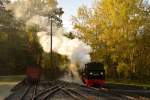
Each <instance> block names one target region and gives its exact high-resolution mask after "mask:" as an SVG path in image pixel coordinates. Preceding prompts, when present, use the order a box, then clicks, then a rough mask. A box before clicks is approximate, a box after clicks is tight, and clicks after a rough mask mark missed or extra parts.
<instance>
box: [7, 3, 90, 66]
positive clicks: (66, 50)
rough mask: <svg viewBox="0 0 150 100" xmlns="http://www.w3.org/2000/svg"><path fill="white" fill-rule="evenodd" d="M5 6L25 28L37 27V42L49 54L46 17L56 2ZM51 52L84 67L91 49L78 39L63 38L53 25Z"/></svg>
mask: <svg viewBox="0 0 150 100" xmlns="http://www.w3.org/2000/svg"><path fill="white" fill-rule="evenodd" d="M12 1H13V2H11V3H10V4H8V5H7V7H6V8H7V9H8V10H12V11H13V13H14V16H15V17H16V18H18V19H19V20H23V21H24V22H25V23H26V27H31V26H37V27H38V28H39V32H38V33H37V35H38V37H39V42H40V44H41V45H42V47H43V50H44V51H45V52H50V34H49V33H50V32H49V31H50V24H49V23H48V16H45V15H46V14H48V13H50V12H51V11H52V9H55V8H57V1H56V0H12ZM53 30H54V31H53V48H52V49H53V51H54V52H57V53H59V54H61V55H65V56H67V57H68V59H69V60H70V61H71V63H73V64H80V65H84V64H85V63H87V62H90V60H91V58H90V55H89V53H90V52H91V51H92V49H91V47H90V46H89V45H87V44H86V43H84V42H82V41H81V40H79V39H77V38H76V39H70V38H67V37H65V36H64V32H63V31H62V29H59V30H58V29H56V25H53Z"/></svg>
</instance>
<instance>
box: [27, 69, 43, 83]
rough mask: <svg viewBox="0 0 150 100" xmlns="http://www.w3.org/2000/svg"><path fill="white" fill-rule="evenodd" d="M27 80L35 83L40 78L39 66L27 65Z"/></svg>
mask: <svg viewBox="0 0 150 100" xmlns="http://www.w3.org/2000/svg"><path fill="white" fill-rule="evenodd" d="M26 74H27V81H28V82H29V83H30V84H36V83H37V82H38V81H39V80H40V76H41V68H40V67H35V66H29V67H27V70H26Z"/></svg>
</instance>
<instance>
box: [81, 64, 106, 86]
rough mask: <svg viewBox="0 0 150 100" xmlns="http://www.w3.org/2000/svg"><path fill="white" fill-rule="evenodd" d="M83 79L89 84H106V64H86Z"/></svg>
mask: <svg viewBox="0 0 150 100" xmlns="http://www.w3.org/2000/svg"><path fill="white" fill-rule="evenodd" d="M82 81H83V83H84V84H86V85H87V86H93V87H103V86H104V85H105V70H104V65H103V64H102V63H99V62H90V63H87V64H85V68H84V69H83V71H82Z"/></svg>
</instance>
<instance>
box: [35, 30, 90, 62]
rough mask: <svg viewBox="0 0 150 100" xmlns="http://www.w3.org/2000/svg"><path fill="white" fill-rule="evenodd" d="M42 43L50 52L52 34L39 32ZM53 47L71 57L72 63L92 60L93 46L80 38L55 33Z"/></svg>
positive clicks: (45, 49)
mask: <svg viewBox="0 0 150 100" xmlns="http://www.w3.org/2000/svg"><path fill="white" fill-rule="evenodd" d="M38 37H39V39H40V43H41V45H42V47H43V49H44V51H46V52H50V35H49V34H48V33H47V32H38ZM52 46H53V47H52V49H53V51H54V52H57V53H59V54H61V55H65V56H67V57H68V59H70V61H71V63H74V64H77V63H78V64H80V65H84V64H85V63H87V62H89V61H90V60H91V58H90V55H89V53H90V52H91V47H90V46H89V45H87V44H85V43H84V42H82V41H80V40H79V39H77V38H76V39H69V38H67V37H65V36H63V35H58V34H56V35H53V44H52Z"/></svg>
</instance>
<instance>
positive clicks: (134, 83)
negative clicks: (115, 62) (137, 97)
mask: <svg viewBox="0 0 150 100" xmlns="http://www.w3.org/2000/svg"><path fill="white" fill-rule="evenodd" d="M106 82H107V83H110V84H122V85H129V86H139V87H143V88H150V82H149V81H147V82H139V81H133V80H113V79H107V80H106Z"/></svg>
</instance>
